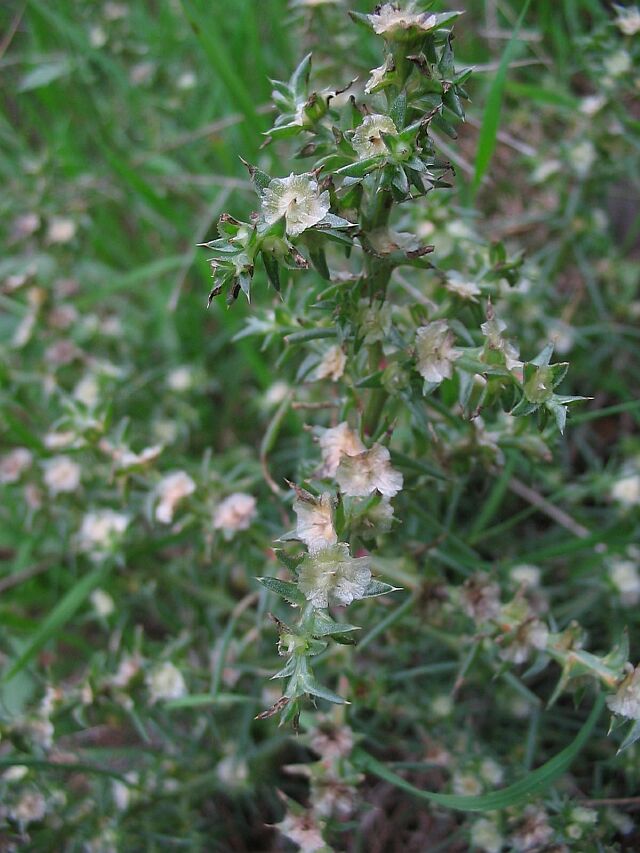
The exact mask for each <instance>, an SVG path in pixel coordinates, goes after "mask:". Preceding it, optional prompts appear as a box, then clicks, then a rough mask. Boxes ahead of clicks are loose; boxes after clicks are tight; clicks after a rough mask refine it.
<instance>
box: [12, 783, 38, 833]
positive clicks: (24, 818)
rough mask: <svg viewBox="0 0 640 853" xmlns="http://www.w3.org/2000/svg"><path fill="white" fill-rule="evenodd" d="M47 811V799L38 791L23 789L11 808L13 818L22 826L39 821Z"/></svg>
mask: <svg viewBox="0 0 640 853" xmlns="http://www.w3.org/2000/svg"><path fill="white" fill-rule="evenodd" d="M46 813H47V801H46V800H45V798H44V797H43V796H42V794H41V793H40V791H25V792H24V794H22V796H21V797H20V799H19V800H18V802H17V803H16V804H15V805H14V806H13V807H12V808H11V810H10V814H11V817H12V818H13V820H15V822H16V823H17V824H19V825H20V826H22V827H25V826H28V825H29V824H30V823H37V822H38V821H41V820H42V819H43V817H44V816H45V815H46Z"/></svg>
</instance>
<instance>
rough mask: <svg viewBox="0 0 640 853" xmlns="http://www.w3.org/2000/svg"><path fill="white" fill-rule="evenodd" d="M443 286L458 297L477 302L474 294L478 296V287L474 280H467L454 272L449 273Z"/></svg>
mask: <svg viewBox="0 0 640 853" xmlns="http://www.w3.org/2000/svg"><path fill="white" fill-rule="evenodd" d="M445 287H446V288H447V290H448V291H449V293H455V295H456V296H459V297H460V299H467V300H468V301H469V302H477V301H478V300H477V299H476V296H480V288H479V287H478V285H477V284H476V283H475V282H474V281H467V280H466V279H464V278H462V277H461V276H458V275H456V274H455V273H449V275H448V277H447V282H446V284H445Z"/></svg>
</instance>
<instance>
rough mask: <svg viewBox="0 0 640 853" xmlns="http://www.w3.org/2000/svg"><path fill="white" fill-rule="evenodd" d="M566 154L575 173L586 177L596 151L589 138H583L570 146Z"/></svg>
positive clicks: (594, 160)
mask: <svg viewBox="0 0 640 853" xmlns="http://www.w3.org/2000/svg"><path fill="white" fill-rule="evenodd" d="M568 154H569V162H570V163H571V165H572V166H573V168H574V170H575V172H576V174H578V175H579V176H580V177H581V178H586V177H587V175H588V174H589V173H590V172H591V169H592V168H593V164H594V163H595V162H596V157H597V153H596V149H595V148H594V146H593V143H592V142H591V141H590V140H589V139H583V140H582V141H581V142H578V143H577V144H576V145H574V146H573V147H572V148H570V149H569V152H568Z"/></svg>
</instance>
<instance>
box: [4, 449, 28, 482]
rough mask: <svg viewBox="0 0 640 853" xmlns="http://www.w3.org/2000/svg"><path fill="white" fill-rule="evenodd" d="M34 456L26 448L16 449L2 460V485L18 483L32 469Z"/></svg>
mask: <svg viewBox="0 0 640 853" xmlns="http://www.w3.org/2000/svg"><path fill="white" fill-rule="evenodd" d="M32 462H33V454H32V453H31V451H30V450H27V448H26V447H16V448H15V449H14V450H11V451H9V453H7V454H6V456H3V457H2V459H0V483H17V482H18V480H19V479H20V477H21V476H22V474H23V473H24V471H26V470H27V468H30V467H31V463H32Z"/></svg>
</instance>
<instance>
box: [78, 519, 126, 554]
mask: <svg viewBox="0 0 640 853" xmlns="http://www.w3.org/2000/svg"><path fill="white" fill-rule="evenodd" d="M130 521H131V519H130V517H129V516H128V515H125V514H124V513H121V512H115V510H112V509H100V510H96V511H95V512H88V513H87V514H86V515H85V516H84V518H83V519H82V525H81V527H80V530H79V532H78V537H77V544H78V548H79V550H80V551H85V552H88V553H89V554H91V555H92V556H94V557H99V556H101V555H102V554H103V553H105V552H106V551H108V550H109V549H110V548H111V547H112V545H113V544H115V543H116V542H117V541H118V539H119V538H120V537H121V536H122V535H123V534H124V532H125V530H126V529H127V527H128V526H129V522H130Z"/></svg>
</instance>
